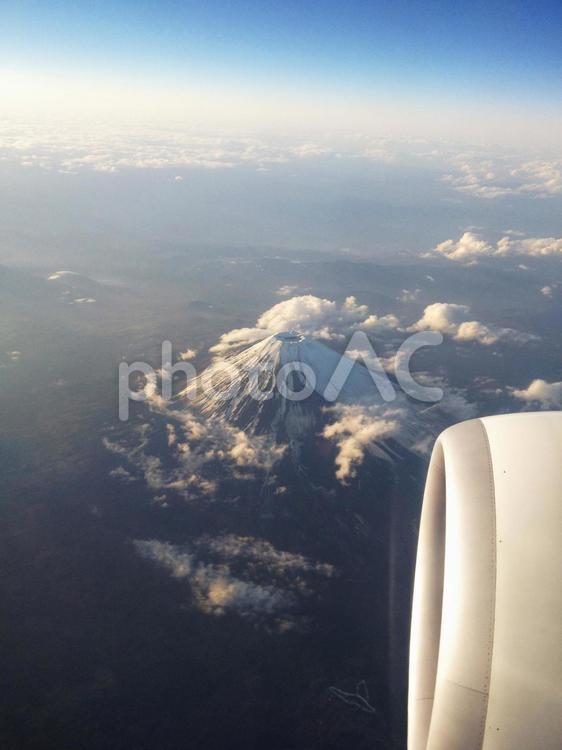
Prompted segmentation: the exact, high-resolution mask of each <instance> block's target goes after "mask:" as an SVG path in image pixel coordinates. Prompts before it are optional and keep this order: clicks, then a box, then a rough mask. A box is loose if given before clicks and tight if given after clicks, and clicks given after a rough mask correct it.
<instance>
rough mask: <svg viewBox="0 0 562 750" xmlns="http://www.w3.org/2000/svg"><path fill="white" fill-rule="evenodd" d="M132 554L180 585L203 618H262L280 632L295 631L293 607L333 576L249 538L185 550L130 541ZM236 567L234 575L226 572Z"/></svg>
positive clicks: (202, 540)
mask: <svg viewBox="0 0 562 750" xmlns="http://www.w3.org/2000/svg"><path fill="white" fill-rule="evenodd" d="M134 545H135V547H136V549H137V551H138V552H139V553H140V554H141V555H142V556H143V557H145V558H147V559H149V560H152V561H153V562H155V563H157V564H158V565H160V566H162V567H163V568H165V569H166V570H168V571H169V573H170V574H171V575H172V576H173V577H174V578H178V579H180V580H186V581H187V582H188V583H189V584H190V586H191V590H192V592H193V595H194V598H195V603H196V605H197V606H198V607H199V608H200V609H201V610H202V611H203V612H205V613H207V614H209V615H215V616H220V615H223V614H225V613H226V612H235V613H236V614H238V615H239V616H241V617H245V618H250V619H253V620H256V619H257V620H263V619H264V618H267V620H269V621H271V620H272V621H273V622H275V623H276V624H277V626H278V628H279V629H280V630H286V629H287V628H294V627H295V626H298V625H299V619H300V618H299V617H297V616H295V615H294V614H293V612H292V611H293V610H294V608H295V604H296V603H297V602H298V600H299V599H300V598H302V597H303V596H304V597H306V596H310V595H311V594H312V593H313V591H312V589H311V588H310V585H309V583H310V582H312V581H314V582H315V583H316V584H318V583H319V582H320V581H321V580H323V579H329V578H331V577H332V576H334V575H335V573H336V571H335V569H334V567H333V566H332V565H328V564H325V563H320V562H316V561H313V560H310V559H309V558H306V557H304V556H303V555H299V554H295V553H291V552H286V551H284V550H280V549H277V548H276V547H274V546H273V545H272V544H271V543H270V542H268V541H266V540H264V539H256V538H254V537H242V536H235V535H234V534H228V535H224V536H218V537H211V536H207V535H205V536H202V537H199V538H198V539H195V540H193V541H192V542H190V544H189V545H188V544H184V545H174V544H170V543H169V542H162V541H158V540H156V539H151V540H136V541H135V542H134ZM233 561H235V563H236V575H235V574H234V573H233V572H232V570H231V565H232V562H233Z"/></svg>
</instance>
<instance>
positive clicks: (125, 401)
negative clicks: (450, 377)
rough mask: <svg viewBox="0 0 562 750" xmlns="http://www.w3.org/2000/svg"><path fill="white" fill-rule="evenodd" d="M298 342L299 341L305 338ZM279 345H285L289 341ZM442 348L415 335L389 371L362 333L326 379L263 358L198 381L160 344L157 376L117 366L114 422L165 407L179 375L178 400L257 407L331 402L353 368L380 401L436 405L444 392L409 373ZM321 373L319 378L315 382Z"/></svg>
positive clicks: (309, 369)
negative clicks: (406, 399) (137, 404)
mask: <svg viewBox="0 0 562 750" xmlns="http://www.w3.org/2000/svg"><path fill="white" fill-rule="evenodd" d="M288 335H294V336H296V335H297V334H279V335H278V336H279V338H281V336H288ZM301 339H302V340H304V337H301ZM283 340H284V341H287V342H290V339H283ZM442 342H443V336H442V335H441V333H439V332H438V331H421V332H419V333H414V334H412V335H411V336H409V337H408V338H407V339H406V340H405V341H404V342H403V343H402V345H401V346H400V348H399V349H398V351H397V352H396V354H395V355H394V357H393V362H392V366H391V367H389V365H388V363H387V369H385V367H383V364H382V363H381V360H380V359H379V357H378V355H377V353H376V351H375V349H374V347H373V345H372V343H371V341H370V339H369V337H368V336H367V334H366V333H364V332H363V331H356V332H355V333H354V334H353V335H352V336H351V338H350V340H349V342H348V344H347V347H346V349H345V351H344V352H343V353H342V354H340V355H338V361H337V365H336V366H335V368H333V369H331V370H330V373H329V376H328V378H326V373H325V372H324V369H325V368H324V363H323V362H319V363H318V365H319V366H318V368H315V367H314V364H315V362H314V359H313V360H312V363H311V364H310V363H308V362H304V361H301V360H300V359H298V358H295V359H294V360H289V361H288V362H284V363H283V364H282V365H281V366H280V367H279V368H276V367H274V366H273V365H272V362H271V360H270V359H268V358H267V357H265V358H264V361H260V360H259V358H258V360H257V362H256V361H254V360H252V363H251V364H248V363H244V362H243V363H240V362H239V361H236V360H237V358H236V357H234V358H232V359H227V360H221V361H219V362H218V363H215V364H214V365H211V366H210V367H207V368H206V369H205V370H204V371H203V372H202V373H201V375H200V376H198V373H197V370H196V368H195V367H194V365H193V364H192V363H191V362H185V361H183V360H182V361H178V362H176V363H175V364H172V362H173V356H172V351H173V349H172V344H171V342H170V341H164V342H163V343H162V367H161V369H160V370H159V371H158V372H157V371H156V370H155V369H154V368H153V367H152V366H151V365H149V364H148V363H147V362H133V363H131V364H128V363H127V362H121V364H120V365H119V419H120V420H121V421H123V422H124V421H127V419H128V418H129V403H130V402H131V401H155V400H158V401H160V402H162V403H165V402H168V401H170V400H171V399H172V398H173V380H174V375H176V374H180V373H181V374H182V375H184V376H185V378H186V383H187V387H186V388H185V390H184V391H183V393H182V395H184V396H185V397H186V398H188V399H195V398H199V397H200V396H202V395H206V396H209V397H212V398H213V399H215V400H224V401H229V400H231V399H233V398H235V397H236V395H237V394H238V393H239V392H240V389H241V388H243V387H244V388H245V389H246V391H247V393H248V394H249V396H250V397H251V398H253V399H255V400H256V401H264V400H268V399H271V398H273V397H274V396H275V395H276V394H278V395H279V396H281V397H283V398H285V399H287V400H289V401H304V400H305V399H307V398H309V397H310V396H311V395H312V394H313V393H315V392H316V393H319V394H320V395H321V396H322V397H323V398H324V399H325V400H326V401H328V402H334V401H337V400H338V398H339V397H340V394H341V393H342V390H343V389H344V388H345V387H346V384H347V383H348V382H349V378H350V377H351V376H352V372H353V369H354V368H355V367H356V366H357V365H358V363H359V367H362V368H364V369H365V370H366V372H367V373H368V375H369V376H370V378H371V380H372V382H373V384H374V386H375V388H376V390H377V391H378V394H379V396H380V397H381V399H382V400H383V401H386V402H391V401H393V400H394V399H395V398H396V392H397V388H399V389H401V390H402V391H403V392H404V393H406V394H407V395H408V396H410V397H411V398H414V399H416V400H417V401H424V402H426V403H437V402H438V401H441V399H442V398H443V390H442V389H441V388H438V387H432V386H426V385H422V384H421V383H419V382H418V381H417V380H415V379H414V377H413V375H412V373H411V370H410V363H411V360H412V357H413V355H414V354H415V353H416V352H417V351H419V350H420V349H422V348H424V347H427V346H439V345H440V344H441V343H442ZM330 361H331V360H330ZM388 369H390V371H391V372H393V373H394V378H395V381H394V382H393V381H392V380H391V379H390V377H389V375H388V372H387V370H388ZM320 370H321V371H322V373H321V374H322V377H320V376H319V375H320ZM133 376H135V377H136V379H137V380H139V376H140V377H141V378H142V380H143V385H142V387H139V388H136V389H132V388H131V378H132V377H133ZM326 381H327V382H326ZM159 383H160V385H159ZM159 388H160V390H159Z"/></svg>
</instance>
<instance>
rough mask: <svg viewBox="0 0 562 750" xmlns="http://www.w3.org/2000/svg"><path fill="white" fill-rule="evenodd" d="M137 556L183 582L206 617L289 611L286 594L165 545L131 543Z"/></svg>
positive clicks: (182, 550)
mask: <svg viewBox="0 0 562 750" xmlns="http://www.w3.org/2000/svg"><path fill="white" fill-rule="evenodd" d="M135 547H136V548H137V550H138V551H139V553H140V554H141V555H142V556H143V557H146V558H148V559H150V560H153V561H154V562H156V563H158V564H159V565H161V566H162V567H164V568H166V569H167V570H168V571H170V573H171V575H172V576H173V577H174V578H180V579H186V580H187V581H188V582H189V583H190V585H191V588H192V591H193V594H194V596H195V600H196V602H197V604H198V606H199V607H200V608H201V609H202V610H203V611H204V612H207V613H208V614H212V615H223V614H225V612H227V611H229V610H232V611H235V612H237V613H238V614H240V615H242V616H252V615H259V614H266V615H272V614H275V613H277V612H279V610H286V609H291V608H292V606H293V603H294V599H293V596H292V594H291V593H290V592H288V591H284V590H282V589H278V588H276V587H274V586H271V585H261V584H258V583H254V582H252V581H245V580H242V579H240V578H238V577H236V576H234V575H233V574H232V573H231V572H230V569H229V568H228V566H226V565H208V564H205V563H203V562H200V561H198V560H197V559H196V558H195V556H194V555H193V554H192V553H190V552H188V551H185V550H184V549H182V548H181V547H178V546H176V545H173V544H170V543H168V542H160V541H157V540H147V541H141V540H137V541H135Z"/></svg>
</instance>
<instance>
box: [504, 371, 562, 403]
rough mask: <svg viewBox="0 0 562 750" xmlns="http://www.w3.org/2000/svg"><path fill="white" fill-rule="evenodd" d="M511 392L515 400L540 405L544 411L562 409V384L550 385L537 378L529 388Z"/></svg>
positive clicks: (511, 390)
mask: <svg viewBox="0 0 562 750" xmlns="http://www.w3.org/2000/svg"><path fill="white" fill-rule="evenodd" d="M509 390H510V392H511V394H512V396H514V397H515V398H518V399H520V400H521V401H527V402H528V403H536V404H540V405H541V408H543V409H562V382H554V383H549V382H547V381H546V380H542V379H541V378H537V379H535V380H533V381H532V382H531V383H529V385H528V386H527V388H523V389H518V388H510V389H509Z"/></svg>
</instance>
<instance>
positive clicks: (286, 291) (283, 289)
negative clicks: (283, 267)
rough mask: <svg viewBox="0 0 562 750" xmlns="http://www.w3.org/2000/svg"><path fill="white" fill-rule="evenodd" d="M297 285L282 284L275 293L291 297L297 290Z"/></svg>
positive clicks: (279, 295)
mask: <svg viewBox="0 0 562 750" xmlns="http://www.w3.org/2000/svg"><path fill="white" fill-rule="evenodd" d="M297 289H298V287H297V286H294V285H293V286H291V285H290V284H285V285H284V286H280V287H279V289H278V290H277V291H276V292H275V294H276V295H277V296H278V297H289V296H290V295H291V294H294V293H295V292H296V291H297Z"/></svg>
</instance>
